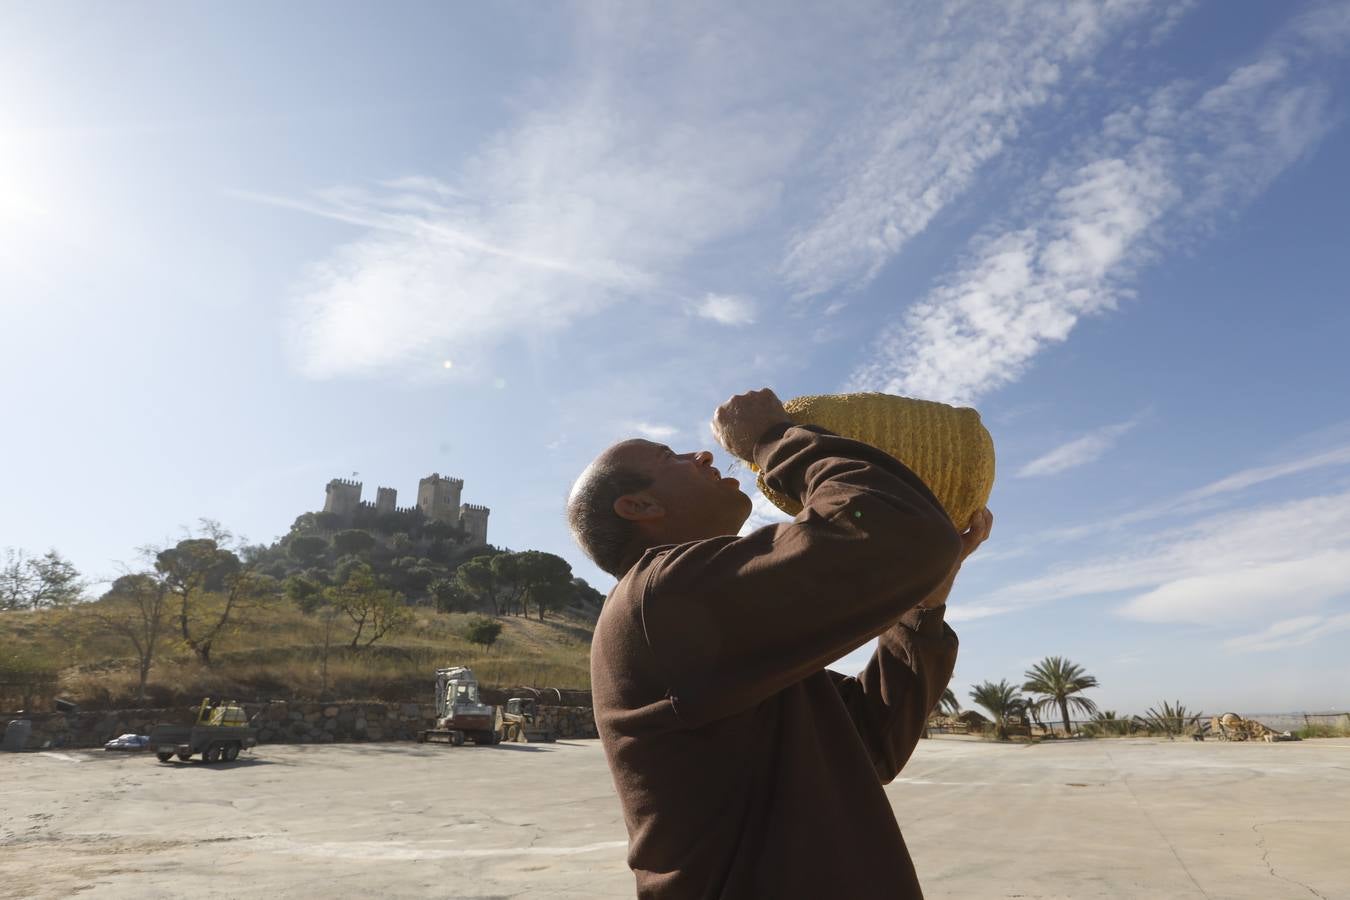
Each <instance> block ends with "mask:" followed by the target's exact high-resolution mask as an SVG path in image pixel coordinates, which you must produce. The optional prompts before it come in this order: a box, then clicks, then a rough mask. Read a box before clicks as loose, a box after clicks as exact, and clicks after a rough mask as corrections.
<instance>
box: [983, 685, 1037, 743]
mask: <svg viewBox="0 0 1350 900" xmlns="http://www.w3.org/2000/svg"><path fill="white" fill-rule="evenodd" d="M970 699H972V700H974V701H975V704H976V705H977V706H983V707H984V708H985V709H987V710H989V713H990V715H992V716H993V717H994V727H995V728H996V729H997V731H998V736H999V738H1006V737H1007V736H1008V721H1007V719H1008V716H1011V715H1014V714H1016V713H1019V712H1021V711H1022V710H1023V709H1024V708H1025V707H1026V704H1025V701H1023V699H1022V698H1021V697H1020V696H1018V694H1017V688H1016V687H1014V686H1013V685H1011V684H1008V682H1007V681H1006V680H1001V681H999V683H998V684H994V682H992V681H984V682H981V683H980V684H977V685H975V687H974V689H973V690H971V692H970Z"/></svg>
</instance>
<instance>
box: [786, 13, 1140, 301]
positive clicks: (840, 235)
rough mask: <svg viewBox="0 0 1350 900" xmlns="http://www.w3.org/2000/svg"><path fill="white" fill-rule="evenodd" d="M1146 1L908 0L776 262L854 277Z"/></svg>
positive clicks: (821, 281) (806, 279) (831, 282)
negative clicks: (813, 204) (808, 212)
mask: <svg viewBox="0 0 1350 900" xmlns="http://www.w3.org/2000/svg"><path fill="white" fill-rule="evenodd" d="M1150 5H1151V4H1150V3H1148V2H1145V0H1139V2H1123V3H1113V4H1080V3H1059V2H1056V3H1035V4H1015V5H1007V4H975V5H969V6H962V5H957V6H951V5H948V6H944V7H941V8H939V7H938V6H935V5H927V6H925V5H922V4H920V5H917V6H915V7H911V8H909V9H907V10H906V11H905V13H904V16H903V22H894V23H890V22H887V23H884V24H883V25H882V27H881V28H880V29H879V35H880V36H882V37H884V38H885V39H886V41H885V42H886V44H888V45H889V53H887V54H885V55H884V56H881V57H880V58H874V59H869V60H868V62H869V63H871V64H872V65H873V66H874V67H876V68H877V69H879V70H883V71H886V72H887V73H888V75H887V77H885V78H883V79H881V80H879V81H876V82H874V83H872V84H870V85H864V86H863V90H865V91H866V94H865V96H867V97H868V101H867V104H866V106H865V107H864V108H863V110H861V112H860V113H859V114H858V116H857V118H856V120H855V121H851V122H847V123H846V124H844V125H843V126H842V127H841V129H840V136H839V137H838V138H837V139H836V140H835V141H834V142H833V143H832V145H831V146H830V148H829V150H828V151H827V153H826V155H825V159H826V160H827V162H826V164H825V166H826V168H827V170H828V171H829V173H830V174H831V175H832V176H833V177H832V178H831V180H832V181H834V182H835V183H836V184H837V187H835V188H834V189H833V190H832V191H831V193H830V194H829V195H828V199H827V202H826V203H825V204H824V206H823V209H822V211H821V214H820V215H819V217H818V218H815V219H814V220H813V221H811V223H810V224H809V225H807V226H806V227H804V228H802V229H801V230H800V231H799V232H798V233H797V234H796V235H795V237H794V238H793V240H792V241H791V242H790V244H789V246H788V249H787V253H786V255H785V257H784V260H783V264H782V272H783V275H784V277H785V278H786V280H787V281H788V283H789V284H790V285H792V286H793V287H794V288H795V289H796V291H797V293H798V294H799V295H807V296H809V295H814V294H820V293H824V292H826V291H830V290H834V289H838V288H850V287H860V286H862V285H864V284H866V283H867V282H869V281H870V280H871V279H872V278H874V277H875V276H876V274H877V273H878V272H879V271H880V269H881V267H882V266H883V265H884V264H885V263H886V262H887V261H888V260H890V259H891V258H892V257H894V256H895V254H896V253H898V252H899V251H900V249H901V248H902V247H903V246H904V245H905V244H906V243H907V242H908V241H909V240H910V239H911V238H912V237H914V235H916V234H918V233H920V232H921V231H923V230H924V229H925V228H927V227H928V224H929V223H930V222H931V221H932V220H933V217H934V216H935V215H936V214H937V213H938V212H940V211H941V210H942V209H943V208H944V207H945V206H946V205H947V204H948V203H950V202H951V201H952V200H953V199H954V198H956V197H958V196H959V195H960V194H962V193H963V192H964V191H965V190H967V189H968V188H969V187H970V186H971V184H972V183H973V182H974V180H975V178H976V176H977V175H978V173H979V171H980V169H981V168H982V167H983V166H984V165H985V164H987V163H988V162H989V161H990V160H991V159H993V158H994V157H996V156H998V155H999V154H1000V153H1001V152H1002V151H1003V149H1004V147H1005V146H1006V145H1007V144H1008V143H1009V142H1010V141H1012V140H1013V139H1014V138H1016V137H1017V135H1018V132H1019V130H1020V129H1021V127H1022V124H1023V122H1024V120H1025V119H1026V117H1027V116H1028V115H1029V114H1030V113H1031V112H1033V111H1034V110H1036V109H1037V108H1039V107H1041V106H1043V105H1044V104H1046V103H1047V102H1049V101H1050V100H1051V99H1052V98H1053V97H1054V96H1055V93H1056V89H1057V87H1058V86H1059V84H1060V83H1061V81H1063V80H1066V76H1070V77H1072V75H1073V73H1075V72H1076V70H1077V69H1078V68H1079V67H1080V66H1083V65H1085V64H1086V63H1088V62H1089V61H1090V59H1091V58H1092V55H1093V54H1094V52H1095V51H1096V50H1097V49H1098V48H1100V47H1101V46H1102V45H1103V44H1104V43H1105V42H1106V41H1107V40H1108V39H1109V38H1110V37H1111V36H1112V35H1114V34H1116V33H1118V32H1119V30H1120V29H1121V28H1122V26H1124V25H1126V24H1128V23H1130V22H1132V21H1133V20H1135V19H1136V18H1138V17H1140V16H1141V14H1143V13H1145V12H1146V11H1147V10H1148V9H1149V7H1150Z"/></svg>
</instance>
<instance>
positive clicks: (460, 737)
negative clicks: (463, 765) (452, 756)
mask: <svg viewBox="0 0 1350 900" xmlns="http://www.w3.org/2000/svg"><path fill="white" fill-rule="evenodd" d="M450 743H451V744H452V745H454V746H456V747H463V746H464V732H462V731H452V732H450Z"/></svg>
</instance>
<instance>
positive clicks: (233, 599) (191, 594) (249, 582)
mask: <svg viewBox="0 0 1350 900" xmlns="http://www.w3.org/2000/svg"><path fill="white" fill-rule="evenodd" d="M202 525H203V528H204V530H206V531H207V532H208V533H209V534H211V535H212V536H211V537H205V538H188V539H186V540H182V541H179V542H178V543H177V544H175V545H174V546H172V547H168V548H166V549H164V550H160V551H158V552H154V551H151V552H152V553H153V557H154V561H155V563H154V564H155V571H156V572H157V573H159V575H160V577H161V578H162V579H163V581H164V584H165V586H166V588H167V590H168V592H169V594H170V595H171V596H172V597H173V605H174V607H175V617H176V618H177V620H178V630H179V634H180V635H181V636H182V638H183V643H185V644H187V646H188V647H189V648H190V649H191V650H192V652H193V653H195V654H196V655H197V659H199V660H200V661H201V662H202V664H203V665H207V666H209V665H211V648H212V647H213V646H214V645H215V642H216V640H217V639H219V637H220V636H221V635H222V634H223V633H224V632H225V630H226V629H227V628H228V627H229V626H231V625H235V624H238V622H239V620H240V618H241V617H242V616H243V615H244V614H245V613H246V611H247V610H248V609H249V608H250V607H251V606H252V605H253V603H254V602H255V601H257V600H258V599H260V598H261V597H262V596H263V595H264V594H265V593H266V586H267V584H268V583H270V582H271V579H263V578H261V577H260V576H258V575H257V573H255V572H254V571H253V569H252V568H250V567H247V566H245V565H244V564H243V563H242V562H241V561H240V559H239V557H238V556H236V555H235V554H234V553H233V552H231V551H230V550H227V549H225V548H224V547H222V546H220V545H221V543H222V542H224V541H226V540H228V539H229V538H230V534H229V532H227V531H225V530H224V529H222V528H220V526H219V525H217V524H216V523H214V522H210V521H209V520H205V519H204V520H202Z"/></svg>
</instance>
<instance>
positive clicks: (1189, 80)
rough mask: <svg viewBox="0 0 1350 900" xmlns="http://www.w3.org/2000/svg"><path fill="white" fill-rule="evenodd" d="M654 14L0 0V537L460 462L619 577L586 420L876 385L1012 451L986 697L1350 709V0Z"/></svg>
mask: <svg viewBox="0 0 1350 900" xmlns="http://www.w3.org/2000/svg"><path fill="white" fill-rule="evenodd" d="M669 6H670V5H669V4H665V5H658V4H620V3H612V4H606V3H577V4H566V3H559V4H532V3H524V2H518V3H510V2H508V3H502V4H491V5H486V4H456V5H446V4H439V3H384V4H378V5H375V4H359V3H335V2H325V3H317V2H316V3H303V2H295V3H287V4H265V3H258V2H242V3H235V4H228V5H221V4H206V3H183V4H168V3H157V4H134V3H129V4H117V5H115V6H111V5H93V4H74V3H59V2H53V3H43V4H20V3H16V2H0V385H3V396H4V410H5V413H6V415H5V427H4V439H3V441H0V473H3V478H4V480H5V484H4V491H3V495H0V496H3V500H0V547H18V548H23V549H25V550H27V551H28V552H32V553H40V552H42V551H45V550H46V549H47V548H52V547H54V548H56V549H58V550H59V551H60V552H62V553H63V554H65V555H66V556H68V557H69V558H70V559H71V560H72V561H74V562H75V564H76V565H77V566H78V567H79V568H80V569H81V571H83V572H85V573H86V574H88V575H89V576H90V577H91V578H95V579H96V578H106V577H110V576H113V575H115V574H116V573H117V571H118V566H119V565H120V564H122V563H133V562H134V561H135V559H136V550H137V548H138V547H141V546H143V545H146V544H152V543H156V542H160V543H162V542H166V541H171V540H174V539H177V538H178V537H179V536H181V535H182V533H183V529H184V527H191V526H192V525H193V524H194V523H195V522H196V521H197V520H198V519H200V518H202V517H208V518H211V519H216V520H219V521H220V522H222V523H223V524H224V525H226V526H227V527H229V528H230V529H232V530H233V531H234V532H236V533H238V534H241V535H244V536H246V537H247V538H248V539H249V540H250V541H253V542H270V541H271V540H273V539H275V538H277V537H279V536H280V535H282V534H284V533H285V532H286V530H287V529H288V527H289V525H290V523H291V522H292V520H293V519H294V518H295V517H296V516H297V515H299V514H300V513H302V512H305V511H308V510H315V509H320V508H322V502H323V496H324V494H323V488H324V485H325V484H326V482H327V481H328V480H329V479H330V478H334V477H348V478H350V477H356V478H357V479H358V480H360V481H362V482H363V483H364V485H365V496H366V498H367V499H373V496H374V491H375V487H376V486H377V485H387V486H390V487H394V488H396V489H397V490H398V491H399V502H400V504H409V503H411V502H413V500H414V498H415V490H416V485H417V481H418V479H419V478H421V477H422V476H424V475H427V474H429V473H431V472H433V471H434V472H439V473H441V474H443V475H453V476H456V477H459V478H462V479H464V482H465V486H464V500H465V501H467V502H471V503H478V504H483V505H486V506H489V507H491V509H492V513H491V518H490V524H489V539H490V540H491V541H492V542H493V543H494V544H497V545H498V546H506V547H510V548H512V549H527V548H534V549H542V550H547V551H550V552H554V553H557V554H559V555H561V556H563V557H564V558H566V559H567V560H568V561H569V562H571V563H572V565H573V568H574V571H575V572H576V573H577V574H579V575H581V576H582V577H584V578H586V579H587V580H588V581H590V582H591V583H592V584H593V585H595V586H596V587H598V588H599V589H601V590H602V591H608V590H609V588H610V587H612V586H613V579H612V578H610V577H609V576H607V575H604V574H603V573H601V572H600V571H599V570H598V569H597V568H596V567H595V566H593V565H592V564H590V563H589V562H588V561H587V560H586V559H585V558H584V557H583V556H582V554H581V553H580V552H579V551H578V550H577V549H576V548H575V546H574V545H573V543H572V541H571V539H570V537H569V535H568V532H567V529H566V526H565V523H564V520H563V504H564V501H565V499H566V496H567V492H568V489H569V487H570V484H571V482H572V480H573V479H574V478H575V477H576V476H577V474H579V473H580V471H581V470H582V468H584V466H585V465H586V463H587V462H588V461H589V460H590V459H591V458H592V457H593V456H594V455H595V454H596V453H598V452H599V451H600V450H601V449H603V448H604V447H606V446H607V445H609V444H610V443H612V442H614V441H616V440H619V439H622V438H625V437H631V436H644V437H648V438H651V439H654V440H658V441H660V442H663V443H668V444H670V445H671V446H673V447H675V448H676V449H677V450H681V451H684V450H693V449H704V448H706V449H711V450H713V451H714V453H715V456H716V460H715V461H716V463H717V464H718V465H720V466H725V465H726V463H727V461H728V460H727V458H726V454H725V452H724V451H722V450H721V448H720V447H717V446H716V444H715V443H714V442H713V440H712V438H711V434H710V431H709V428H708V422H709V420H710V418H711V415H712V412H713V410H714V409H715V408H716V407H717V405H718V404H720V403H722V402H723V401H725V400H726V399H727V398H728V397H730V396H732V395H733V394H736V393H740V392H743V391H746V390H751V389H755V388H760V387H764V386H769V387H772V388H773V389H774V390H775V391H777V392H778V394H779V395H780V396H781V397H783V398H789V397H793V396H797V395H801V394H819V393H834V392H843V391H854V390H870V391H885V392H890V393H896V394H902V395H907V396H914V397H922V398H925V399H931V400H941V401H944V402H948V403H954V404H960V405H971V406H974V407H975V408H976V409H978V410H979V411H980V413H981V416H982V418H983V420H984V422H985V424H986V426H987V427H988V428H989V430H990V432H991V433H992V435H993V437H994V441H995V445H996V448H997V454H998V477H997V482H996V484H995V487H994V492H993V496H992V498H991V499H990V507H991V508H992V509H993V510H994V514H995V517H996V524H995V530H994V535H993V537H992V538H991V539H990V540H989V542H988V543H987V544H986V545H985V546H984V547H983V548H981V550H980V551H979V552H978V553H977V554H976V555H975V556H973V557H972V558H971V559H970V560H969V561H968V562H967V563H966V565H965V567H964V568H963V571H962V573H961V576H960V578H959V579H958V581H957V586H956V588H955V590H954V591H953V594H952V597H951V599H950V602H949V610H948V620H949V621H950V622H951V623H952V624H953V626H954V627H955V628H956V629H957V631H958V632H959V634H960V637H961V654H960V659H959V661H958V664H957V670H956V675H955V677H954V679H953V687H954V688H955V690H956V691H957V694H958V696H959V697H960V698H961V699H962V700H963V702H966V703H967V704H968V703H969V701H968V699H967V692H968V690H969V687H970V685H972V684H974V683H977V682H980V681H983V680H985V679H992V680H995V681H997V680H999V679H1001V678H1006V679H1008V680H1009V681H1012V682H1016V683H1020V682H1021V681H1022V680H1023V673H1024V672H1025V670H1026V669H1027V668H1028V667H1029V666H1030V665H1032V664H1034V663H1035V662H1036V661H1038V660H1040V659H1042V658H1043V657H1045V656H1049V655H1062V656H1067V657H1068V658H1070V659H1072V660H1073V661H1075V662H1078V663H1080V664H1081V665H1083V667H1084V668H1085V669H1086V670H1087V671H1088V672H1090V673H1092V674H1093V675H1095V676H1096V677H1097V678H1098V679H1099V681H1100V683H1101V687H1100V688H1098V689H1097V690H1094V691H1092V692H1091V693H1090V694H1089V695H1088V696H1090V697H1091V698H1093V699H1094V700H1095V701H1096V702H1097V703H1098V704H1099V705H1100V706H1101V707H1102V708H1105V709H1117V710H1120V711H1122V712H1143V711H1144V710H1145V709H1146V708H1147V707H1149V706H1153V705H1156V704H1158V703H1160V702H1161V701H1163V700H1168V701H1175V700H1178V699H1179V700H1181V701H1182V702H1183V703H1185V704H1186V705H1187V706H1188V707H1190V708H1193V709H1203V710H1206V711H1208V712H1221V711H1226V710H1239V711H1246V712H1253V711H1266V710H1271V711H1274V710H1319V709H1344V708H1346V707H1347V706H1350V697H1348V696H1347V694H1346V689H1347V685H1350V654H1347V653H1345V652H1344V650H1345V647H1346V646H1347V641H1348V640H1350V404H1347V403H1346V395H1347V387H1350V362H1348V361H1347V355H1346V352H1345V347H1346V341H1347V337H1350V303H1348V302H1347V292H1348V291H1347V285H1350V253H1347V250H1350V221H1348V220H1347V213H1346V209H1347V206H1346V199H1347V196H1348V195H1350V129H1348V128H1347V124H1346V120H1347V110H1348V109H1350V89H1348V88H1347V86H1350V2H1307V3H1297V2H1290V3H1280V4H1273V3H1265V2H1256V0H1232V2H1219V0H1208V2H1172V3H1160V2H1148V0H1108V2H1100V3H1077V2H1055V0H1044V2H1037V3H1015V2H1009V3H1002V4H985V3H975V2H970V3H946V4H934V3H920V2H914V3H893V2H876V3H871V2H865V0H863V2H846V3H842V4H829V5H828V6H826V5H820V4H798V5H789V4H784V3H776V2H775V3H747V4H718V3H687V4H677V5H675V8H667V7H669ZM739 476H740V477H742V479H743V483H744V486H745V489H746V491H747V493H749V494H750V495H751V496H752V497H753V498H754V499H755V501H756V503H755V513H754V515H753V516H752V519H751V521H750V522H749V523H747V530H749V529H752V528H755V527H763V526H764V525H766V524H770V523H772V522H775V521H781V520H783V519H784V518H785V517H783V516H781V514H778V513H777V512H776V510H774V509H773V507H771V506H769V505H768V504H767V503H766V502H765V501H764V500H763V498H762V497H760V496H759V495H758V494H757V492H756V491H755V490H754V486H753V481H752V479H751V477H750V476H749V473H747V472H746V471H745V470H744V467H742V468H741V470H740V472H739ZM822 602H828V598H822ZM868 652H870V648H869V647H863V648H860V650H859V651H857V652H855V653H853V654H850V656H849V657H846V658H845V659H844V660H842V661H840V662H839V663H837V664H836V667H838V668H840V669H841V670H844V671H852V670H856V669H858V668H860V667H861V665H862V663H863V662H864V661H865V658H866V655H867V653H868Z"/></svg>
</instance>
